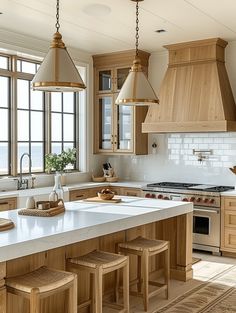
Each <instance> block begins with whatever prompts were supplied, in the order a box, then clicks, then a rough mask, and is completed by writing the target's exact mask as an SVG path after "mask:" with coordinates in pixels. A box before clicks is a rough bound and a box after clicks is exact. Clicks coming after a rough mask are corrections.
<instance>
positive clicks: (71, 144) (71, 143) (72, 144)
mask: <svg viewBox="0 0 236 313" xmlns="http://www.w3.org/2000/svg"><path fill="white" fill-rule="evenodd" d="M73 148H74V143H73V142H65V143H64V149H63V150H68V149H73Z"/></svg>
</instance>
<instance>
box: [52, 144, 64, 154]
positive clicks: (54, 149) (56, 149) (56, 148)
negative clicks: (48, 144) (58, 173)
mask: <svg viewBox="0 0 236 313" xmlns="http://www.w3.org/2000/svg"><path fill="white" fill-rule="evenodd" d="M61 151H62V145H61V143H58V142H55V143H52V153H56V154H59V153H61Z"/></svg>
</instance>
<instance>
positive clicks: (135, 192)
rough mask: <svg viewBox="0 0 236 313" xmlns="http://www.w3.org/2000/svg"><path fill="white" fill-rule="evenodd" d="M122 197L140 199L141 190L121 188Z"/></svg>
mask: <svg viewBox="0 0 236 313" xmlns="http://www.w3.org/2000/svg"><path fill="white" fill-rule="evenodd" d="M121 194H122V195H123V196H130V197H141V189H138V188H121Z"/></svg>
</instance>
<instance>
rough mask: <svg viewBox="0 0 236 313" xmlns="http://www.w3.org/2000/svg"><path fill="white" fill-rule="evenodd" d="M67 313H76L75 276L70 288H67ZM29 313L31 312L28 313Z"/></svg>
mask: <svg viewBox="0 0 236 313" xmlns="http://www.w3.org/2000/svg"><path fill="white" fill-rule="evenodd" d="M68 293H69V297H68V298H69V303H68V312H69V313H77V276H75V277H74V281H73V283H72V286H71V287H70V288H69V291H68ZM30 313H31V312H30Z"/></svg>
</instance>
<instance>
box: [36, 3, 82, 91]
mask: <svg viewBox="0 0 236 313" xmlns="http://www.w3.org/2000/svg"><path fill="white" fill-rule="evenodd" d="M59 27H60V24H59V0H57V24H56V28H57V32H56V33H55V34H54V36H53V41H52V43H51V46H50V49H49V51H48V53H47V55H46V56H45V58H44V60H43V62H42V64H41V65H40V67H39V69H38V71H37V73H36V75H35V76H34V78H33V80H32V88H33V89H34V90H41V91H60V92H66V91H73V92H74V91H81V90H83V89H85V88H86V86H85V84H84V82H83V80H82V78H81V76H80V74H79V72H78V70H77V68H76V66H75V65H74V63H73V61H72V59H71V57H70V55H69V53H68V51H67V49H66V46H65V44H64V42H63V41H62V36H61V34H60V33H59V31H58V30H59Z"/></svg>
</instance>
